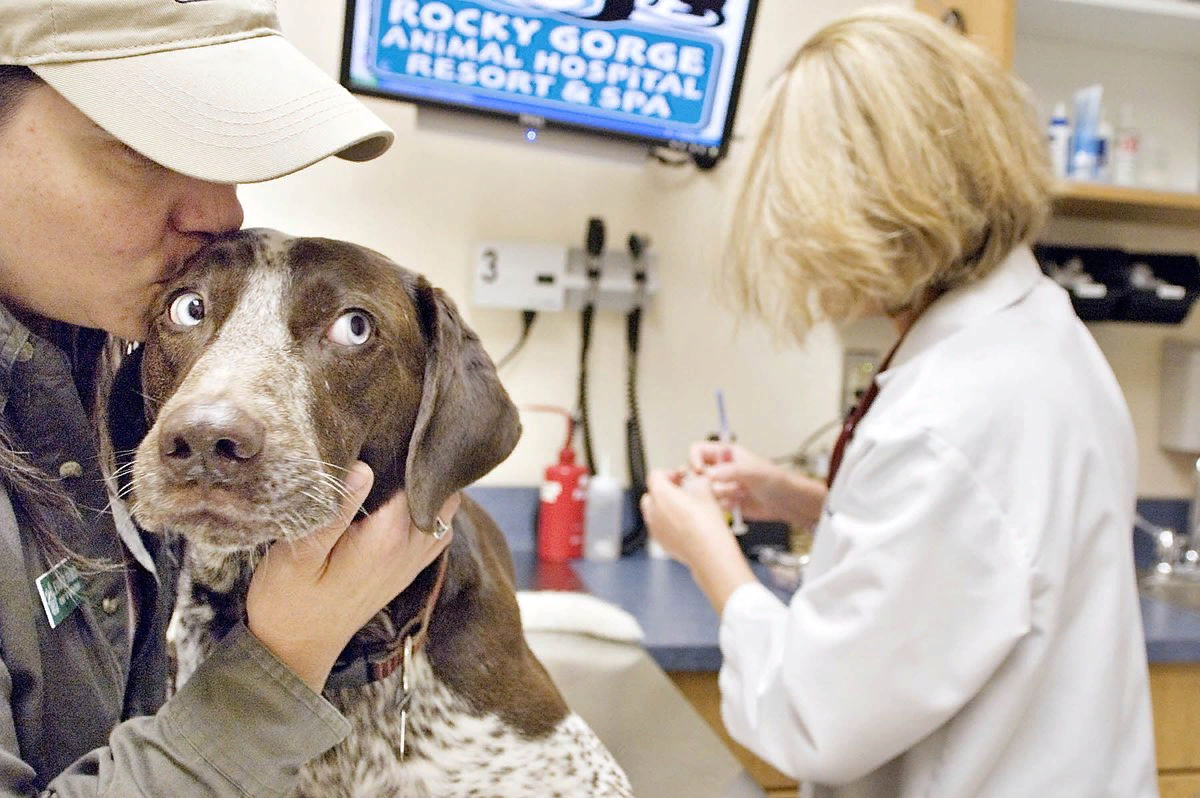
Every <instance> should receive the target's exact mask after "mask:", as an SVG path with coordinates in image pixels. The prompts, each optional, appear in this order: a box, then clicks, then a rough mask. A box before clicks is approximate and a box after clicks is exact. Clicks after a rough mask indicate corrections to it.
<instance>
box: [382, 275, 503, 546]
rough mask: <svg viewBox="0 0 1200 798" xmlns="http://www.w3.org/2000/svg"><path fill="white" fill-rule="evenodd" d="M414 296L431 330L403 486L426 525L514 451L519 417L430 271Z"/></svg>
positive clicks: (412, 512)
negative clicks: (452, 498)
mask: <svg viewBox="0 0 1200 798" xmlns="http://www.w3.org/2000/svg"><path fill="white" fill-rule="evenodd" d="M415 295H416V296H415V299H416V305H417V312H418V314H419V315H420V319H421V328H422V331H423V332H424V334H425V381H424V385H423V387H422V390H421V404H420V407H419V408H418V409H417V419H416V422H415V423H414V425H413V433H412V439H411V440H410V442H409V445H408V461H407V463H406V465H405V469H404V471H405V486H404V489H405V492H406V493H407V495H408V512H409V514H410V515H411V516H412V519H413V521H414V522H415V523H416V525H417V526H418V527H420V528H421V529H426V530H428V529H432V528H433V519H434V516H435V515H436V514H437V512H438V510H440V509H441V506H442V504H443V503H444V502H445V501H446V499H448V498H449V497H450V494H452V493H454V491H456V490H459V489H461V488H464V487H466V486H467V485H469V484H471V483H472V482H474V481H475V480H477V479H479V478H480V477H482V476H483V475H484V474H486V473H487V472H489V471H491V470H492V469H493V468H495V467H496V466H497V465H499V464H500V463H501V462H502V461H503V460H504V458H506V457H508V455H509V453H510V452H512V450H513V448H514V447H515V446H516V445H517V439H518V438H520V437H521V422H520V419H519V418H518V416H517V408H516V405H514V404H513V403H512V400H511V399H509V397H508V392H507V391H505V390H504V386H503V385H501V384H500V378H499V376H497V374H496V366H495V365H494V364H493V363H492V359H491V358H490V357H488V354H487V352H485V351H484V349H483V345H482V344H480V342H479V337H478V336H476V335H475V333H474V331H473V330H471V329H470V328H468V327H467V325H466V324H464V323H463V320H462V317H460V316H459V315H458V309H457V308H455V306H454V302H453V301H452V300H451V299H450V298H449V297H448V296H446V294H445V293H444V292H443V291H442V290H441V289H438V288H434V287H432V286H431V285H430V284H429V283H428V281H426V280H425V278H424V277H418V278H417V283H416V288H415ZM443 520H446V521H448V520H449V519H443Z"/></svg>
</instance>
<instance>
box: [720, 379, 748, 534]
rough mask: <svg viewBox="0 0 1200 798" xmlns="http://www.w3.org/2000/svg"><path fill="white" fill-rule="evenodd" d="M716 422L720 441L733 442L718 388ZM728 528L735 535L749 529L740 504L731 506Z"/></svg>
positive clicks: (723, 395)
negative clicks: (731, 511)
mask: <svg viewBox="0 0 1200 798" xmlns="http://www.w3.org/2000/svg"><path fill="white" fill-rule="evenodd" d="M717 422H718V424H719V425H720V428H719V430H718V432H719V434H720V436H721V443H724V444H730V443H733V434H732V433H731V432H730V431H729V416H728V415H727V414H726V413H725V393H724V391H722V390H721V389H720V388H718V389H717ZM729 528H730V530H732V531H733V534H735V535H744V534H746V532H747V531H748V530H749V527H747V526H746V522H745V521H744V520H743V519H742V507H741V505H738V504H735V505H734V506H733V523H732V524H730V526H729Z"/></svg>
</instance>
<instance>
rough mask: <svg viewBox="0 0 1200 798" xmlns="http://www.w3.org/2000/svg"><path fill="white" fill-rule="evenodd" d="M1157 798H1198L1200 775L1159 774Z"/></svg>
mask: <svg viewBox="0 0 1200 798" xmlns="http://www.w3.org/2000/svg"><path fill="white" fill-rule="evenodd" d="M1158 798H1200V774H1193V773H1165V774H1160V775H1159V777H1158Z"/></svg>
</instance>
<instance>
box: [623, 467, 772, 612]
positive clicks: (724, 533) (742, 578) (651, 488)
mask: <svg viewBox="0 0 1200 798" xmlns="http://www.w3.org/2000/svg"><path fill="white" fill-rule="evenodd" d="M641 508H642V517H643V518H644V519H645V521H646V528H647V529H648V530H649V531H650V535H651V537H653V538H654V539H655V540H656V541H658V543H659V545H661V546H662V547H663V548H664V549H666V551H667V553H668V554H670V555H671V556H672V557H675V558H676V559H677V560H679V561H680V562H682V563H683V564H684V565H686V566H688V568H690V569H691V571H692V576H693V577H694V578H695V580H696V583H697V584H698V585H699V586H700V588H701V589H702V590H703V591H704V593H705V595H707V596H708V599H709V601H710V602H712V605H713V607H714V608H715V609H716V610H717V613H718V614H720V613H721V611H722V610H723V609H724V608H725V602H726V601H727V600H728V598H729V596H730V595H731V594H732V593H733V591H734V590H736V589H737V588H738V587H740V586H741V585H743V584H745V583H747V582H753V581H755V576H754V573H753V572H752V571H751V570H750V566H749V565H747V564H746V559H745V557H743V556H742V550H741V548H740V547H739V546H738V544H737V541H736V540H735V539H734V537H733V533H732V532H731V531H730V530H729V527H728V526H727V525H726V523H725V517H724V513H723V512H722V510H721V507H720V505H719V504H718V503H717V500H716V498H715V497H714V495H713V491H712V484H711V482H710V481H709V480H708V479H707V478H706V477H704V476H702V475H700V474H696V473H690V472H687V471H662V470H655V471H652V472H651V473H650V476H649V477H648V478H647V480H646V493H645V494H644V495H643V496H642V501H641Z"/></svg>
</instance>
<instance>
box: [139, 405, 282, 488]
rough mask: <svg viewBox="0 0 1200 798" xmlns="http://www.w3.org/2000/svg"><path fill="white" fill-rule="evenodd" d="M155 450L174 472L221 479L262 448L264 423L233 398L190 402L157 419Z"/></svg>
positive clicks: (194, 478)
mask: <svg viewBox="0 0 1200 798" xmlns="http://www.w3.org/2000/svg"><path fill="white" fill-rule="evenodd" d="M159 423H160V424H161V425H162V426H161V429H160V431H159V437H158V453H159V456H160V457H161V458H162V462H163V463H164V464H165V465H166V466H167V467H168V468H170V469H171V471H172V472H173V473H174V474H175V475H176V476H177V477H181V478H185V479H189V480H198V481H223V480H228V479H230V478H232V477H234V476H235V475H236V474H238V473H239V472H240V471H241V470H242V467H243V466H245V465H246V464H248V463H250V462H251V461H253V460H254V459H255V458H256V457H258V454H259V453H260V452H261V451H262V447H263V438H264V436H265V430H266V426H265V425H264V424H263V422H262V421H260V420H258V419H257V418H255V417H254V416H252V415H251V414H250V413H248V412H246V411H245V410H243V409H242V408H241V407H239V406H238V405H236V404H234V403H233V402H228V401H213V402H194V403H191V404H188V405H184V406H182V407H177V408H175V409H174V410H172V411H171V412H170V413H168V414H167V415H166V416H164V417H162V418H160V419H159Z"/></svg>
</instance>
